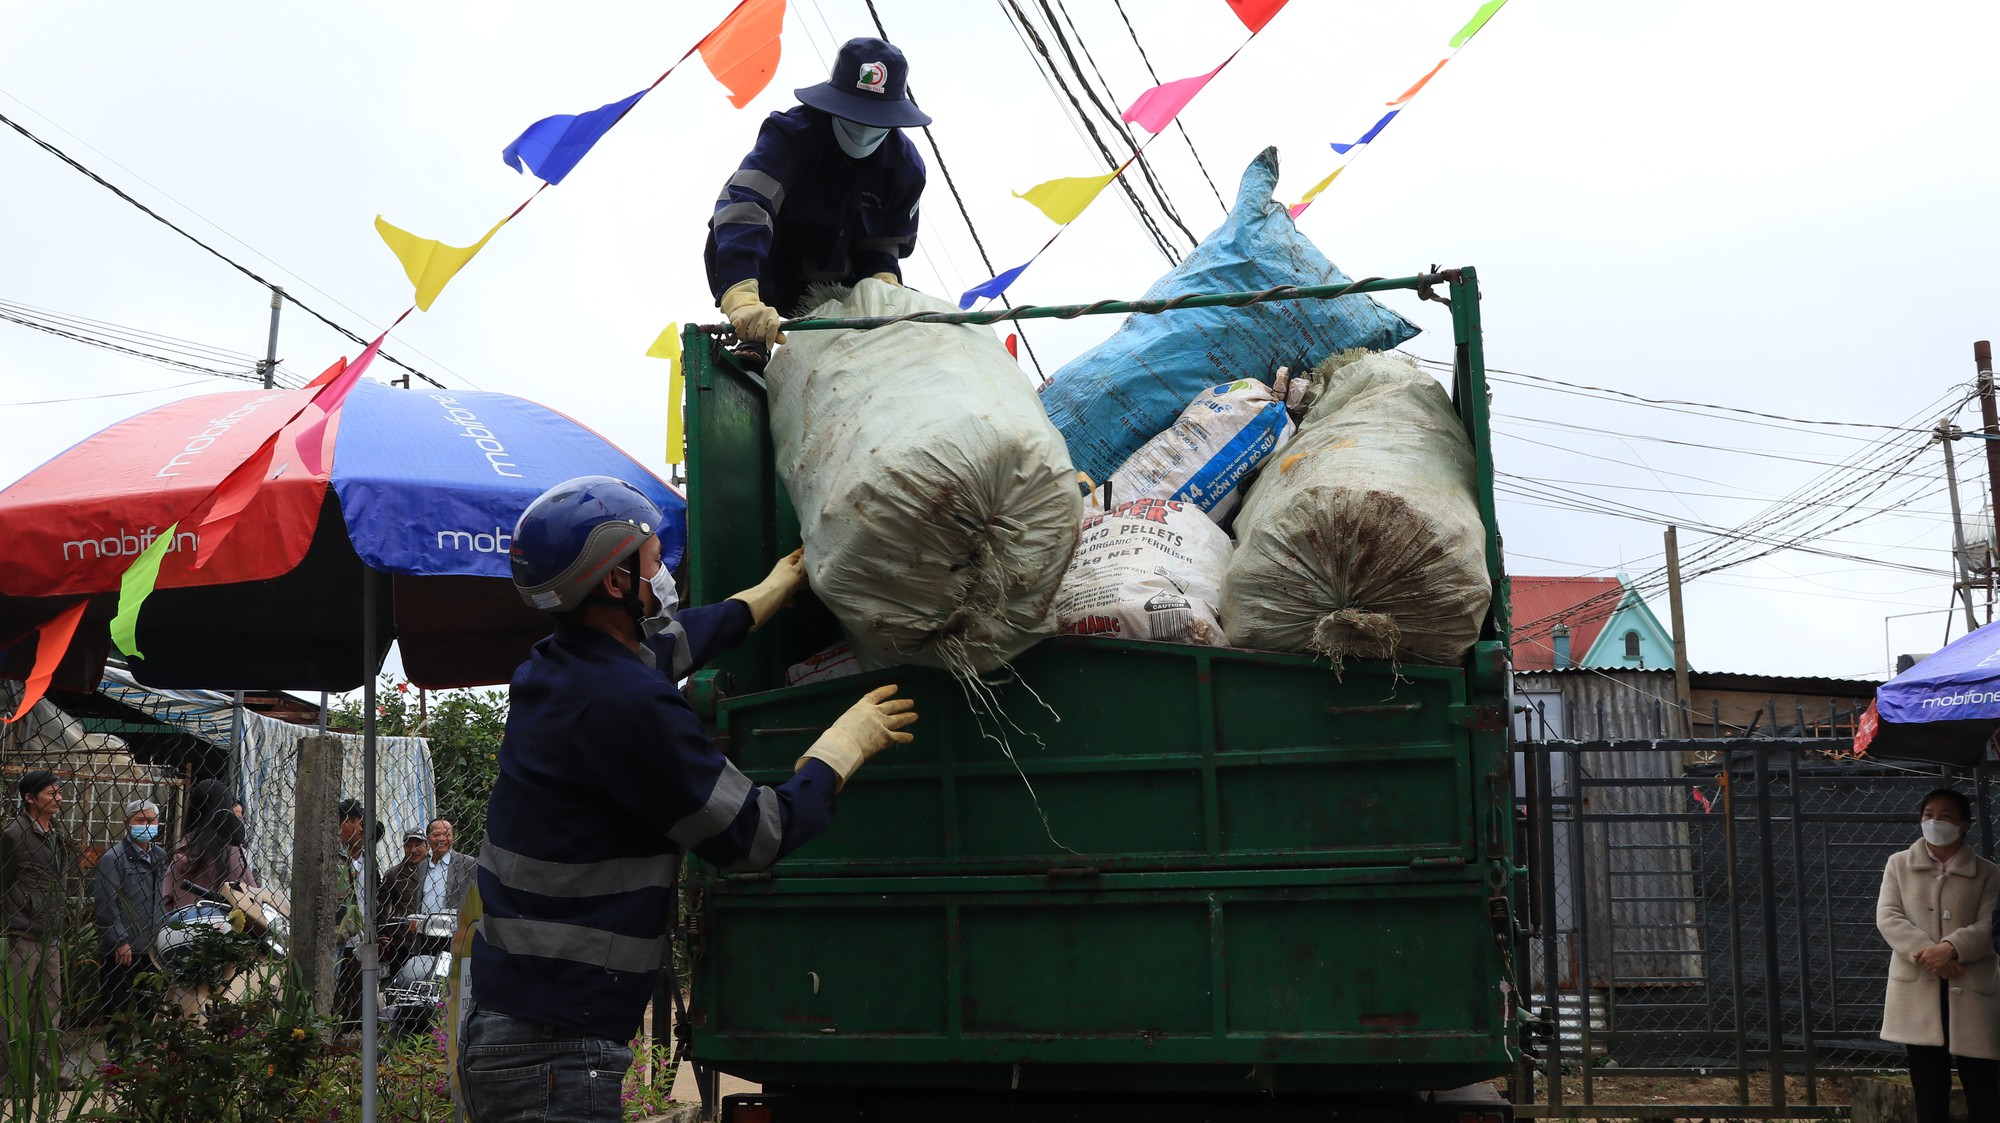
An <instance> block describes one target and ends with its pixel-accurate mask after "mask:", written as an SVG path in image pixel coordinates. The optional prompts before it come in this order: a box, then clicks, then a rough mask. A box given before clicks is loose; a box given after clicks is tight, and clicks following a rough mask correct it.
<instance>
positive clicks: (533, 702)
mask: <svg viewBox="0 0 2000 1123" xmlns="http://www.w3.org/2000/svg"><path fill="white" fill-rule="evenodd" d="M678 619H679V622H680V623H681V625H682V628H681V632H682V633H683V634H684V637H685V643H686V644H687V648H688V650H689V652H690V653H691V654H692V656H693V661H694V665H695V666H699V665H700V664H702V663H704V662H706V661H707V660H708V659H709V658H710V657H711V656H713V655H714V654H716V653H717V652H719V651H721V650H724V649H726V648H727V647H729V646H732V645H734V644H735V643H737V642H740V641H741V639H742V638H743V636H744V635H745V634H747V633H748V631H749V626H750V612H749V608H748V606H746V605H744V604H743V603H742V602H740V601H725V602H723V603H722V604H721V605H715V606H710V607H707V608H695V609H688V610H685V611H683V612H682V613H681V614H680V616H679V618H678ZM680 642H682V640H681V639H680V638H679V637H675V636H671V635H668V634H667V633H662V634H661V635H659V636H656V637H654V639H653V641H652V644H653V647H654V648H655V650H654V652H653V654H654V655H655V657H656V659H657V661H658V662H660V663H662V664H665V665H669V666H671V665H673V664H674V662H675V661H674V659H673V658H672V654H671V651H665V652H662V651H660V650H659V649H660V648H662V647H668V648H670V647H671V646H673V645H677V644H678V643H680ZM661 655H665V657H664V658H660V656H661ZM835 783H836V777H835V775H834V773H833V770H832V769H830V768H828V767H826V766H825V765H824V764H822V763H821V762H819V761H817V760H814V761H809V762H808V763H807V765H806V767H805V768H803V769H801V770H800V771H799V772H797V773H796V774H795V775H793V776H792V778H791V779H790V780H788V781H787V782H786V783H784V784H782V785H779V786H777V787H764V786H761V785H757V784H753V783H751V782H750V781H749V779H748V778H746V777H745V776H744V775H743V773H741V772H739V771H738V770H737V768H736V766H735V765H733V764H731V763H729V761H728V760H726V759H724V758H723V756H722V754H721V753H720V752H718V751H717V750H716V749H715V747H714V746H713V745H712V744H710V743H709V740H708V738H707V736H706V735H705V734H704V733H703V731H702V727H701V721H700V719H699V718H697V717H696V716H695V713H694V711H693V710H692V709H691V708H690V707H689V706H688V704H687V700H686V699H685V698H683V697H682V696H681V692H680V689H679V688H678V687H677V686H676V685H675V684H674V683H673V682H672V681H670V680H669V679H668V678H667V677H666V675H665V674H663V673H662V672H660V671H658V670H655V669H654V668H653V667H652V666H650V665H649V664H648V662H647V661H646V660H643V659H641V658H640V657H639V655H637V654H635V653H634V652H633V651H632V650H631V649H630V648H628V647H626V646H624V645H623V644H622V643H620V642H619V641H618V640H616V639H614V638H613V637H611V636H609V635H606V634H604V633H602V632H599V631H596V630H594V629H591V628H586V627H582V626H579V625H572V624H561V625H559V626H558V627H557V629H556V633H555V635H553V636H551V637H549V638H548V639H545V640H543V641H542V642H541V643H539V644H536V645H535V649H534V653H533V654H532V655H531V656H530V657H529V659H528V661H527V662H526V663H524V664H522V666H521V668H520V670H518V671H516V672H515V674H514V681H513V684H512V687H511V689H510V693H509V709H508V715H507V732H506V736H505V738H504V739H503V740H502V742H501V746H500V775H499V778H498V779H497V780H496V781H495V782H494V785H493V791H492V794H491V795H490V796H489V797H488V802H487V817H486V841H485V843H484V844H483V845H482V846H481V848H480V853H479V880H478V886H479V897H480V899H481V901H482V902H483V911H484V915H483V917H482V918H481V920H480V923H479V926H478V934H477V936H475V937H474V942H473V948H472V985H473V991H474V993H476V994H477V995H478V996H479V997H478V1004H479V1006H480V1007H481V1008H482V1009H492V1010H496V1011H498V1012H500V1013H503V1014H509V1015H512V1016H514V1017H517V1018H526V1019H528V1020H530V1021H537V1022H543V1023H545V1024H549V1025H555V1026H561V1027H564V1028H568V1029H574V1030H579V1031H581V1032H584V1033H587V1034H590V1035H593V1036H599V1037H606V1038H610V1039H613V1040H616V1041H627V1040H630V1039H631V1037H632V1036H633V1035H635V1034H636V1033H637V1032H638V1029H639V1024H640V1020H641V1018H642V1016H643V1014H644V1012H645V1007H646V1003H647V1001H648V1000H649V999H650V998H651V996H652V991H653V981H654V977H655V975H654V973H655V972H656V971H658V970H659V968H660V965H661V964H662V962H663V961H664V960H665V956H666V953H667V946H666V941H665V933H666V932H667V928H668V925H669V924H670V923H671V922H672V918H673V887H674V873H675V868H676V863H677V861H678V859H679V856H680V853H681V851H683V850H692V851H693V852H694V853H696V854H698V855H700V856H701V857H702V858H703V859H704V860H705V861H708V862H710V863H712V864H714V865H717V866H722V867H725V868H731V869H761V868H763V867H764V866H767V865H769V864H770V863H772V862H773V861H776V860H777V859H779V858H781V857H783V856H784V855H786V854H788V853H790V852H791V851H792V850H794V849H796V848H797V847H798V846H799V845H800V844H801V843H803V842H805V841H806V840H807V839H809V838H811V837H813V836H814V835H816V834H818V833H819V832H820V831H822V830H824V829H826V827H827V826H828V824H829V823H830V822H831V820H832V814H833V792H834V786H835Z"/></svg>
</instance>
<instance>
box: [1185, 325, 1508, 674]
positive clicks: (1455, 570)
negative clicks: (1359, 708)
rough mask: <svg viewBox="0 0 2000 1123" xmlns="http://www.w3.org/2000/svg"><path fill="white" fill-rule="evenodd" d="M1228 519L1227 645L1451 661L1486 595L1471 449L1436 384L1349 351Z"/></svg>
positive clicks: (1403, 365)
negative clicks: (1231, 521) (1232, 524)
mask: <svg viewBox="0 0 2000 1123" xmlns="http://www.w3.org/2000/svg"><path fill="white" fill-rule="evenodd" d="M1314 377H1315V380H1316V381H1318V382H1319V383H1320V386H1319V394H1318V398H1317V400H1315V401H1314V402H1313V405H1312V408H1311V410H1310V411H1309V412H1308V413H1307V414H1306V417H1305V420H1304V421H1303V422H1301V423H1300V425H1299V429H1298V433H1297V434H1296V435H1295V436H1293V438H1292V440H1291V443H1290V444H1288V445H1286V446H1285V449H1284V451H1283V452H1281V453H1279V454H1278V456H1277V458H1276V459H1275V460H1273V461H1272V462H1271V463H1269V464H1267V465H1265V467H1264V472H1263V474H1262V475H1260V476H1259V477H1258V478H1257V482H1256V483H1254V484H1252V485H1251V486H1250V494H1249V496H1248V497H1247V498H1245V499H1244V501H1243V509H1242V511H1241V512H1239V513H1238V514H1237V516H1236V553H1235V555H1234V556H1233V557H1232V558H1231V559H1230V563H1229V572H1228V574H1227V575H1226V576H1225V577H1224V579H1223V583H1222V620H1223V625H1224V627H1225V628H1226V629H1227V630H1228V634H1229V642H1230V643H1231V644H1232V645H1235V646H1240V647H1254V648H1264V649H1267V650H1276V651H1312V652H1316V653H1318V654H1321V655H1325V656H1328V657H1330V658H1331V659H1333V661H1334V665H1335V666H1336V667H1338V666H1339V665H1340V662H1341V661H1342V660H1344V659H1349V658H1355V659H1391V660H1397V661H1408V662H1414V663H1440V664H1442V663H1452V662H1456V661H1457V660H1458V659H1459V658H1461V657H1463V656H1464V654H1465V652H1466V651H1467V650H1468V649H1469V648H1471V646H1472V643H1473V641H1474V640H1476V639H1478V638H1479V629H1480V625H1481V623H1482V622H1483V621H1484V620H1485V618H1486V609H1487V606H1488V604H1489V602H1490V600H1491V598H1492V592H1493V588H1492V583H1491V579H1490V578H1489V576H1488V575H1487V571H1486V528H1485V525H1484V524H1483V523H1481V522H1480V519H1479V503H1478V500H1477V498H1476V496H1475V493H1474V486H1475V485H1474V469H1473V456H1472V445H1471V442H1469V441H1468V440H1467V439H1466V436H1465V430H1464V428H1463V427H1462V426H1461V425H1460V423H1459V419H1458V415H1457V413H1456V411H1454V410H1453V409H1452V405H1451V401H1450V399H1449V398H1448V397H1447V396H1446V395H1445V391H1444V388H1443V387H1442V386H1439V385H1438V383H1437V381H1436V380H1435V379H1433V378H1431V377H1430V376H1429V375H1427V374H1425V373H1424V372H1423V371H1422V370H1420V369H1418V367H1417V365H1416V364H1415V363H1413V362H1410V361H1409V360H1407V359H1403V358H1398V357H1395V356H1390V355H1377V354H1368V353H1363V352H1353V353H1349V354H1345V355H1341V356H1338V357H1336V358H1334V359H1331V360H1329V361H1327V362H1326V363H1324V364H1322V365H1321V367H1320V368H1319V369H1318V370H1316V371H1315V372H1314Z"/></svg>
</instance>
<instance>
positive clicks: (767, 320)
mask: <svg viewBox="0 0 2000 1123" xmlns="http://www.w3.org/2000/svg"><path fill="white" fill-rule="evenodd" d="M722 314H723V315H725V316H727V317H729V326H730V327H733V328H735V329H736V337H737V338H738V339H743V340H748V341H750V342H753V343H762V344H763V345H764V346H766V347H769V346H770V345H771V344H773V343H783V342H784V341H785V337H784V335H783V334H782V333H780V332H779V331H778V320H779V316H778V310H777V309H776V308H773V307H771V306H770V305H768V304H766V303H764V301H763V298H762V297H760V296H758V295H757V279H756V278H755V277H752V278H751V279H749V280H747V281H738V282H736V283H735V284H733V285H731V286H729V288H728V290H727V291H725V292H724V293H723V294H722Z"/></svg>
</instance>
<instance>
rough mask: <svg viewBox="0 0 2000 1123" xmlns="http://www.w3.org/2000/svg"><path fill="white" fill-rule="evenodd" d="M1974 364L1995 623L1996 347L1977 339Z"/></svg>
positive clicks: (1999, 425) (1999, 469) (1998, 519)
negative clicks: (1988, 495) (1989, 507)
mask: <svg viewBox="0 0 2000 1123" xmlns="http://www.w3.org/2000/svg"><path fill="white" fill-rule="evenodd" d="M1972 365H1973V367H1974V369H1976V370H1977V371H1978V372H1979V420H1980V424H1981V427H1982V430H1983V431H1984V432H1985V433H1986V434H1987V438H1986V480H1987V483H1988V484H1989V485H1990V486H1991V487H1992V490H1993V498H1992V503H1993V527H1992V531H1993V533H1992V534H1989V535H1988V536H1987V539H1986V541H1985V542H1983V543H1981V545H1982V546H1984V547H1985V549H1984V550H1983V551H1982V553H1983V554H1984V555H1985V557H1986V563H1985V566H1984V569H1985V571H1986V572H1985V574H1984V576H1985V578H1986V622H1987V623H1988V624H1991V623H1992V622H1993V599H1994V598H1993V588H1994V585H1993V582H1994V569H1995V566H1994V560H1995V559H1994V557H1993V546H1994V543H1993V539H1994V537H1995V536H2000V439H1996V438H2000V406H1996V405H1995V402H1994V395H1993V344H1992V343H1991V342H1989V341H1988V340H1984V339H1981V340H1978V341H1976V342H1974V343H1973V345H1972Z"/></svg>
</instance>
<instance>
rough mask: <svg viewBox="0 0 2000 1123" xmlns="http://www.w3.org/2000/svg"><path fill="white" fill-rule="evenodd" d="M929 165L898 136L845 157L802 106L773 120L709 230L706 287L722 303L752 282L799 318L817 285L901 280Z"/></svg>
mask: <svg viewBox="0 0 2000 1123" xmlns="http://www.w3.org/2000/svg"><path fill="white" fill-rule="evenodd" d="M923 194H924V162H923V159H922V158H921V157H919V156H918V155H917V146H916V145H914V144H911V143H910V138H908V137H906V136H904V135H903V130H901V129H893V130H891V131H890V133H889V135H888V136H887V137H886V138H884V139H883V141H882V144H881V146H880V147H878V148H876V149H875V151H873V152H871V153H869V154H868V155H867V156H865V157H863V158H861V159H859V160H856V159H854V158H853V157H851V156H849V155H848V154H847V153H845V152H842V151H841V150H840V144H839V142H838V141H836V140H835V139H834V137H833V124H832V118H830V117H828V116H827V115H826V114H825V113H822V112H820V111H819V110H817V109H811V108H808V107H806V106H803V105H801V106H798V107H797V108H795V109H791V110H788V111H786V112H784V113H773V114H771V115H770V117H768V118H766V119H765V121H764V125H763V127H762V128H761V129H759V130H758V132H757V144H756V146H755V147H753V148H751V149H750V154H749V155H748V156H745V157H744V158H743V163H742V165H741V166H740V167H738V168H737V169H736V172H735V174H733V175H731V176H730V177H729V182H728V183H726V184H724V185H723V188H722V194H721V196H719V197H718V198H717V199H716V200H715V214H714V215H713V216H712V217H711V218H710V219H709V222H708V245H707V248H705V249H704V250H703V251H702V260H703V261H704V262H705V263H706V264H707V266H708V287H709V288H710V289H711V290H713V292H714V293H715V297H716V299H717V300H720V299H722V294H723V293H724V292H725V291H726V290H728V289H729V287H730V286H732V285H735V284H737V283H738V282H741V281H747V280H749V279H751V278H752V277H754V278H756V279H757V291H758V295H759V296H760V297H762V299H763V301H764V303H766V304H768V305H770V306H771V307H773V308H776V309H777V310H778V312H779V314H781V315H786V316H789V315H792V314H794V313H795V312H797V311H799V310H800V309H799V307H798V304H799V299H800V297H802V296H803V295H805V290H806V286H807V285H809V284H811V283H813V282H814V281H837V282H840V283H843V284H853V283H854V282H855V281H858V280H860V279H861V278H863V277H868V276H872V275H874V274H876V273H893V274H895V275H896V276H897V277H898V278H900V277H901V276H902V275H903V270H902V266H901V265H899V264H898V262H899V261H900V260H901V259H902V258H905V257H908V256H910V253H911V251H913V250H915V249H916V246H917V204H918V202H919V200H921V199H922V197H923Z"/></svg>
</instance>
